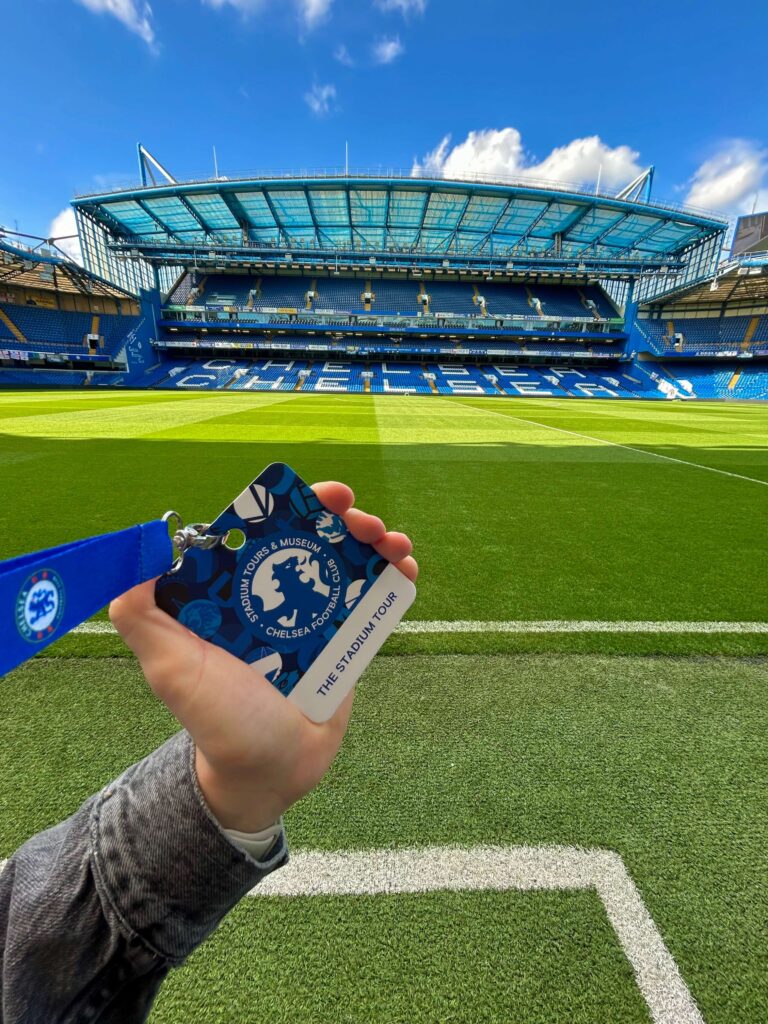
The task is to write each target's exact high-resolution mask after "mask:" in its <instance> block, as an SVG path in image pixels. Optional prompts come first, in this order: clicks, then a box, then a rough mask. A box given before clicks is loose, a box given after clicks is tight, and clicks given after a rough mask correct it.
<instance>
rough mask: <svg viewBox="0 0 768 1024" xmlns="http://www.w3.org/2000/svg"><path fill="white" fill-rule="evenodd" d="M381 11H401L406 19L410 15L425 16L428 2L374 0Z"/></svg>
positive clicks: (425, 0)
mask: <svg viewBox="0 0 768 1024" xmlns="http://www.w3.org/2000/svg"><path fill="white" fill-rule="evenodd" d="M374 3H375V4H376V6H377V7H378V8H379V10H381V11H399V12H400V13H401V14H402V15H403V17H404V18H407V17H408V15H409V14H423V13H424V11H425V10H426V9H427V0H374Z"/></svg>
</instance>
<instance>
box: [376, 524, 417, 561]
mask: <svg viewBox="0 0 768 1024" xmlns="http://www.w3.org/2000/svg"><path fill="white" fill-rule="evenodd" d="M374 547H375V548H376V550H377V551H378V553H379V554H380V555H381V557H382V558H386V559H387V561H388V562H402V560H403V559H404V558H407V556H408V555H410V553H411V552H412V551H413V544H411V539H410V537H406V535H405V534H404V533H396V532H394V531H393V532H390V533H385V534H384V537H383V538H382V539H381V540H380V541H378V543H376V544H375V545H374Z"/></svg>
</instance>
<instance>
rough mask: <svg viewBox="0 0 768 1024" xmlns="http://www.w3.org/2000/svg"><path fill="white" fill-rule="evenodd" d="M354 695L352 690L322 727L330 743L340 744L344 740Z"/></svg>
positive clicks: (354, 691)
mask: <svg viewBox="0 0 768 1024" xmlns="http://www.w3.org/2000/svg"><path fill="white" fill-rule="evenodd" d="M355 693H356V690H355V689H354V688H353V689H352V690H351V691H350V692H349V693H348V694H347V696H346V697H345V698H344V700H343V701H342V702H341V704H339V706H338V708H337V709H336V710H335V711H334V713H333V715H331V717H330V718H329V719H328V721H327V722H325V724H324V726H323V728H324V729H325V730H326V731H327V732H328V733H329V734H330V736H331V737H332V740H331V742H332V743H333V742H338V743H339V744H340V743H341V741H342V739H343V738H344V733H345V732H346V731H347V726H348V725H349V719H350V716H351V714H352V704H353V703H354V700H355Z"/></svg>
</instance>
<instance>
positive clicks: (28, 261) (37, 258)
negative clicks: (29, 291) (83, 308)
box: [0, 229, 125, 298]
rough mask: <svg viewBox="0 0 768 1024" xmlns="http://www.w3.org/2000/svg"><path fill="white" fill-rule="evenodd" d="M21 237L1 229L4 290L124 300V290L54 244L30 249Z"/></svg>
mask: <svg viewBox="0 0 768 1024" xmlns="http://www.w3.org/2000/svg"><path fill="white" fill-rule="evenodd" d="M12 236H17V237H12ZM19 237H20V236H18V233H17V232H8V231H7V230H6V229H0V286H2V285H14V286H16V287H21V288H39V289H41V290H43V291H57V292H68V293H70V294H75V295H82V294H86V295H102V296H110V297H113V298H122V297H124V295H125V292H124V291H123V289H121V288H118V287H117V286H115V285H113V284H111V283H110V282H108V281H104V280H102V279H101V278H99V277H96V276H95V275H93V274H91V273H90V272H89V271H87V270H85V268H84V267H81V266H80V265H79V264H77V263H74V262H73V261H72V260H70V259H69V258H68V257H66V255H65V254H64V253H62V251H61V250H60V249H57V248H56V247H55V243H54V244H53V246H52V245H51V242H52V240H47V239H38V243H39V244H38V245H36V246H30V245H27V244H25V243H23V242H21V241H20V240H19ZM24 237H26V238H30V237H31V236H29V235H27V236H24Z"/></svg>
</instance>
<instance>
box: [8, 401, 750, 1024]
mask: <svg viewBox="0 0 768 1024" xmlns="http://www.w3.org/2000/svg"><path fill="white" fill-rule="evenodd" d="M553 428H557V429H553ZM596 439H599V440H596ZM607 442H612V443H607ZM622 445H623V446H628V447H618V446H622ZM630 448H631V449H637V450H629V449H630ZM658 455H665V456H668V457H669V458H671V459H675V460H681V461H675V462H672V461H668V460H667V459H660V458H658V457H656V456H658ZM275 460H283V461H287V462H289V463H290V464H291V465H293V466H294V467H295V468H296V469H297V470H298V471H299V472H300V473H301V474H302V475H303V476H305V477H306V478H308V479H327V478H332V477H336V478H340V479H343V480H347V481H348V482H349V483H351V484H352V485H353V487H354V488H355V490H356V492H357V494H358V499H359V503H360V505H361V507H364V508H367V509H370V510H371V511H375V512H377V513H380V514H382V516H383V517H384V518H385V520H386V521H387V522H388V523H389V524H390V525H391V526H392V527H396V528H399V529H405V530H407V531H408V532H409V533H411V535H412V536H413V538H414V541H415V544H416V554H417V557H418V558H419V561H420V563H421V567H422V577H421V580H420V583H419V597H418V600H417V603H416V605H415V606H414V608H413V610H412V613H411V617H412V618H414V619H419V620H425V619H427V620H429V619H447V620H452V619H473V620H503V619H608V620H624V619H630V620H633V619H645V620H726V621H739V620H749V621H760V622H765V621H768V587H766V585H765V580H766V575H767V570H768V558H767V557H766V545H765V540H764V534H765V523H766V512H768V487H766V486H764V483H763V482H764V481H768V412H767V411H766V407H764V406H748V405H739V406H735V405H728V404H719V405H715V404H705V403H696V404H690V405H679V404H672V403H669V404H667V403H636V402H622V403H619V402H616V403H610V402H593V401H572V400H564V401H536V400H520V401H514V400H509V401H502V400H495V399H485V400H484V399H479V400H470V399H447V398H446V399H435V398H426V399H423V400H420V399H417V398H409V399H402V398H397V397H381V398H378V397H377V398H372V397H370V396H359V397H358V396H343V397H339V396H311V397H308V396H300V395H293V394H289V395H242V394H207V395H193V394H192V395H191V394H177V393H168V392H166V393H151V394H150V393H130V392H126V393H115V394H112V393H105V392H96V391H94V392H90V393H84V394H81V393H64V394H62V393H42V392H38V393H32V392H28V393H14V394H4V395H0V488H1V489H2V494H3V497H4V499H5V500H4V501H3V503H2V507H0V538H2V541H0V555H1V556H2V557H9V556H11V555H13V554H17V553H19V552H22V551H26V550H31V549H34V548H40V547H43V546H49V545H52V544H57V543H61V542H62V541H65V540H69V539H73V538H76V537H82V536H86V535H89V534H93V533H97V532H101V531H106V530H111V529H117V528H119V527H122V526H127V525H130V524H131V523H133V522H137V521H141V520H144V519H147V518H151V517H154V516H157V515H159V514H161V513H162V512H164V511H165V510H166V509H167V508H176V509H178V511H179V512H181V513H182V514H183V516H184V518H185V519H186V520H188V521H195V520H200V519H210V518H212V517H213V516H215V515H216V513H217V512H218V511H219V510H220V509H221V508H222V507H223V506H224V505H225V504H226V503H227V502H228V501H229V500H230V498H231V497H232V496H233V495H234V494H236V493H238V491H239V490H241V489H242V486H243V485H244V483H245V482H247V481H248V480H250V479H251V478H252V477H253V476H254V475H256V473H258V472H259V470H260V469H261V468H262V467H263V466H264V465H266V464H267V463H268V462H270V461H275ZM701 467H710V468H711V469H717V470H721V471H724V473H728V474H736V475H735V476H733V475H730V476H729V475H723V473H722V472H718V473H715V472H710V471H709V470H708V469H706V468H701ZM742 477H747V478H749V479H741V478H742ZM385 650H386V653H387V654H388V655H389V656H388V657H380V658H379V659H377V661H376V662H375V663H374V665H373V666H372V667H371V669H370V670H369V672H368V674H367V675H366V678H365V680H364V683H363V685H362V686H361V688H360V694H359V696H358V700H357V703H356V710H355V715H354V718H353V723H352V727H351V730H350V734H349V736H348V739H347V741H346V743H345V746H344V748H343V751H342V754H341V756H340V758H339V760H338V762H337V763H336V765H335V766H334V768H333V769H332V771H331V773H330V774H329V776H328V777H327V779H326V780H325V782H324V783H323V784H322V786H321V787H320V788H319V789H318V790H317V791H316V792H315V793H313V794H312V795H311V796H310V797H308V798H307V799H306V800H305V801H304V802H303V803H302V804H301V805H299V806H298V807H297V808H295V809H294V810H293V811H292V812H291V813H290V815H289V818H288V828H289V837H290V841H291V844H292V846H293V848H294V849H302V848H304V849H323V850H344V849H368V848H376V847H393V848H397V847H408V846H423V845H444V844H458V845H466V846H470V845H475V844H479V843H496V844H501V845H514V844H530V845H537V844H551V843H556V844H565V845H573V844H575V845H583V846H589V847H602V848H607V849H611V850H615V851H617V852H618V853H619V854H620V855H621V857H622V858H623V859H624V862H625V863H626V865H627V868H628V869H629V871H630V873H631V875H632V877H633V879H634V880H635V882H636V883H637V885H638V888H639V890H640V892H641V893H642V896H643V898H644V899H645V901H646V904H647V906H648V908H649V910H650V913H651V915H652V917H653V919H654V921H655V922H656V924H657V926H658V927H659V929H660V931H661V933H662V935H663V936H664V939H665V941H666V943H667V945H668V947H669V949H670V951H671V952H672V955H673V956H674V957H675V960H676V962H677V963H678V965H679V967H680V969H681V972H682V974H683V977H684V978H685V980H686V982H687V984H688V985H689V987H690V989H691V991H692V993H693V995H694V997H695V998H696V1000H697V1001H698V1003H699V1006H700V1007H701V1010H702V1013H703V1015H704V1017H705V1020H706V1021H707V1024H744V1022H746V1024H751V1022H754V1024H758V1022H763V1021H764V1020H766V1019H768V984H766V977H765V971H764V962H763V961H764V948H765V934H766V927H767V925H768V912H767V909H766V908H767V907H768V886H766V878H768V859H767V858H766V852H765V851H766V849H768V834H766V833H767V832H768V829H767V828H766V816H765V808H764V803H765V800H764V795H765V789H766V782H767V781H768V764H767V763H766V762H767V760H768V759H767V758H766V748H765V739H764V738H765V731H766V724H768V723H767V722H766V717H767V716H766V710H765V707H766V700H765V698H766V687H767V685H768V673H767V672H766V668H767V667H768V657H767V656H768V636H766V635H765V634H762V635H761V634H747V635H739V636H734V635H727V634H720V635H717V634H715V635H711V636H699V635H681V636H676V635H668V634H640V635H632V634H609V635H606V634H575V635H562V634H557V635H548V634H537V635H514V634H511V635H510V634H499V635H493V634H485V633H481V634H469V635H458V634H456V635H448V634H428V635H398V636H396V637H393V638H392V639H391V640H390V641H389V643H388V644H387V646H386V648H385ZM49 655H50V656H48V657H45V658H38V659H35V661H33V662H32V663H30V664H28V665H27V666H24V667H23V668H22V669H20V670H18V671H17V672H16V673H14V674H13V675H12V676H10V677H9V678H8V679H5V680H3V681H2V683H1V684H0V857H3V856H7V855H8V854H9V853H11V852H12V850H13V849H14V848H15V847H16V846H17V845H18V844H19V843H21V842H23V841H24V839H25V838H27V837H28V836H29V835H31V834H32V833H33V832H35V831H37V830H39V829H41V828H44V827H46V826H48V825H50V824H52V823H54V822H56V821H58V820H60V819H61V818H62V817H64V816H65V815H67V814H69V813H71V812H72V811H73V810H74V809H75V808H76V807H77V806H78V805H79V803H80V802H81V801H82V800H83V799H85V797H87V796H88V795H89V794H90V793H91V792H93V791H94V790H95V789H96V788H98V787H99V786H101V785H103V784H104V783H105V782H106V781H107V780H109V779H110V778H112V777H114V775H116V774H117V773H119V772H120V771H121V770H122V769H123V768H124V767H125V766H126V765H127V764H128V763H130V762H132V761H134V760H137V759H138V758H140V757H142V756H144V754H146V753H147V752H149V751H150V750H151V749H153V748H154V747H155V746H156V745H157V744H158V743H160V742H161V741H162V740H163V739H164V738H165V737H166V736H167V735H169V733H170V732H171V731H173V729H174V728H175V724H174V722H173V720H172V718H171V717H170V715H168V713H167V712H165V711H164V709H162V708H161V707H159V706H158V705H157V703H156V702H155V701H154V700H153V699H152V698H151V697H150V695H149V694H148V691H147V689H146V686H145V684H144V683H143V681H142V679H141V676H140V673H139V672H138V670H137V667H136V665H135V663H134V662H133V660H132V659H130V658H128V657H127V652H126V650H125V648H124V647H123V646H122V644H121V643H120V642H119V641H118V640H117V639H116V638H114V637H109V636H107V637H102V636H99V637H93V636H72V637H69V638H66V639H65V640H64V641H62V642H61V643H60V644H58V645H56V646H55V647H54V648H52V649H51V651H50V652H49ZM57 655H58V657H56V656H57ZM726 655H727V656H726ZM152 1019H153V1022H156V1024H187V1022H188V1021H189V1020H205V1021H221V1022H224V1021H226V1022H229V1021H231V1022H232V1024H242V1022H244V1021H247V1020H251V1019H253V1020H257V1019H258V1020H261V1019H273V1020H276V1021H286V1022H287V1021H291V1022H302V1024H303V1022H316V1021H326V1020H333V1021H339V1022H347V1021H349V1022H352V1021H370V1022H375V1024H396V1022H397V1024H399V1022H401V1021H402V1022H406V1021H407V1022H409V1024H410V1022H415V1024H422V1022H423V1024H427V1022H432V1021H437V1020H440V1021H443V1020H445V1021H451V1022H460V1024H469V1022H475V1021H489V1020H496V1021H504V1022H511V1021H514V1022H516V1024H517V1022H525V1024H544V1022H553V1024H554V1022H561V1021H568V1022H569V1024H588V1022H589V1024H592V1022H604V1021H621V1022H622V1024H623V1022H632V1021H647V1020H648V1019H649V1018H648V1013H647V1010H646V1008H645V1004H644V1003H643V1002H642V999H641V998H640V995H639V993H638V990H637V987H636V985H635V984H634V981H633V979H632V975H631V971H630V969H629V966H628V963H627V961H626V959H625V958H624V955H623V953H622V950H621V948H620V946H619V945H618V943H617V940H616V936H615V934H614V932H613V930H612V929H611V927H610V925H609V924H608V922H607V919H606V917H605V913H604V911H603V909H602V907H601V905H600V903H599V901H598V900H597V898H596V897H595V895H594V894H593V893H590V892H574V893H559V892H542V893H520V892H504V893H482V894H481V893H467V892H465V893H452V894H449V893H434V894H431V895H429V896H397V897H394V896H392V897H366V898H361V897H356V898H313V899H291V900H278V899H270V900H266V901H253V900H248V901H246V902H245V903H243V904H242V905H241V906H240V907H238V908H237V909H236V911H235V912H234V913H233V914H232V916H231V917H230V918H229V919H228V920H227V921H226V922H225V924H224V925H223V926H222V929H221V930H220V931H219V932H218V933H217V934H216V935H215V936H214V937H213V938H212V939H211V940H210V941H209V942H208V943H206V944H205V945H204V946H203V947H202V948H201V949H200V950H199V951H198V952H197V953H196V954H195V955H194V956H193V957H192V959H191V960H190V962H189V964H188V965H187V966H185V967H184V968H183V969H182V970H180V971H179V972H176V973H175V974H174V976H173V977H172V978H171V979H170V980H169V982H168V984H167V986H166V987H165V988H164V990H163V992H162V994H161V997H160V1000H159V1002H158V1005H157V1007H156V1010H155V1012H154V1014H153V1018H152Z"/></svg>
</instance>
